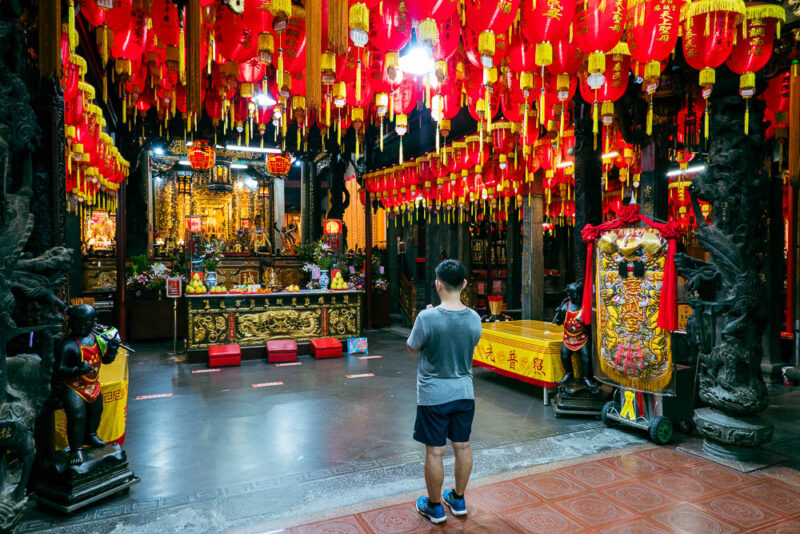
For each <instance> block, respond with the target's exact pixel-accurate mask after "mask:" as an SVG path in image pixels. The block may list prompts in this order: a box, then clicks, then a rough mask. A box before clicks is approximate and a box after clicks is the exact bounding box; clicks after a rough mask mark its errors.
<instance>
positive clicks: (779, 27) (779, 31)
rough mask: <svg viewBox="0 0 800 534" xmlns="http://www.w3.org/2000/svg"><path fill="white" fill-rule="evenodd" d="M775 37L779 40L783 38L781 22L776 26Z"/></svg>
mask: <svg viewBox="0 0 800 534" xmlns="http://www.w3.org/2000/svg"><path fill="white" fill-rule="evenodd" d="M775 37H777V38H778V39H780V38H781V21H778V22H777V23H776V24H775Z"/></svg>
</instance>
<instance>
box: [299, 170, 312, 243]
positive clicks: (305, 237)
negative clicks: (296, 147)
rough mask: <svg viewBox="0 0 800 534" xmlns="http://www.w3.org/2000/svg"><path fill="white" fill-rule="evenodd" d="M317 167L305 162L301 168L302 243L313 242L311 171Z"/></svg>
mask: <svg viewBox="0 0 800 534" xmlns="http://www.w3.org/2000/svg"><path fill="white" fill-rule="evenodd" d="M315 166H316V164H315V163H314V162H311V161H305V160H304V161H303V166H302V167H301V168H300V226H301V232H300V241H301V242H302V243H308V242H309V241H311V210H312V208H311V169H313V168H314V167H315Z"/></svg>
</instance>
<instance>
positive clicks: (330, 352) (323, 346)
mask: <svg viewBox="0 0 800 534" xmlns="http://www.w3.org/2000/svg"><path fill="white" fill-rule="evenodd" d="M311 355H312V356H313V357H314V358H316V359H317V360H319V359H320V358H341V357H342V342H341V341H339V340H338V339H336V338H335V337H321V338H317V339H312V340H311Z"/></svg>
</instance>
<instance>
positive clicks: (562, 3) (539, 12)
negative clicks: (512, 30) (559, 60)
mask: <svg viewBox="0 0 800 534" xmlns="http://www.w3.org/2000/svg"><path fill="white" fill-rule="evenodd" d="M521 9H522V24H521V26H522V32H523V33H524V34H525V37H527V39H528V41H530V42H531V43H535V44H536V49H535V51H534V55H535V56H536V65H539V66H548V65H550V64H551V63H552V62H553V44H554V43H556V42H558V41H560V40H562V39H564V38H565V37H568V35H569V27H570V25H571V24H572V20H573V17H574V14H575V0H549V1H544V0H523V2H522V6H521Z"/></svg>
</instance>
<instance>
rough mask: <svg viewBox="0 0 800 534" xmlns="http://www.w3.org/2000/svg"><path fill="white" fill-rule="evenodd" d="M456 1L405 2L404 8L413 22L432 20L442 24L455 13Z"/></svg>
mask: <svg viewBox="0 0 800 534" xmlns="http://www.w3.org/2000/svg"><path fill="white" fill-rule="evenodd" d="M457 7H458V0H407V1H406V8H407V9H408V14H409V16H410V17H411V18H412V19H414V20H423V19H428V18H430V19H433V20H435V21H436V22H444V21H446V20H448V19H449V18H450V17H451V16H453V14H455V13H456V8H457Z"/></svg>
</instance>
